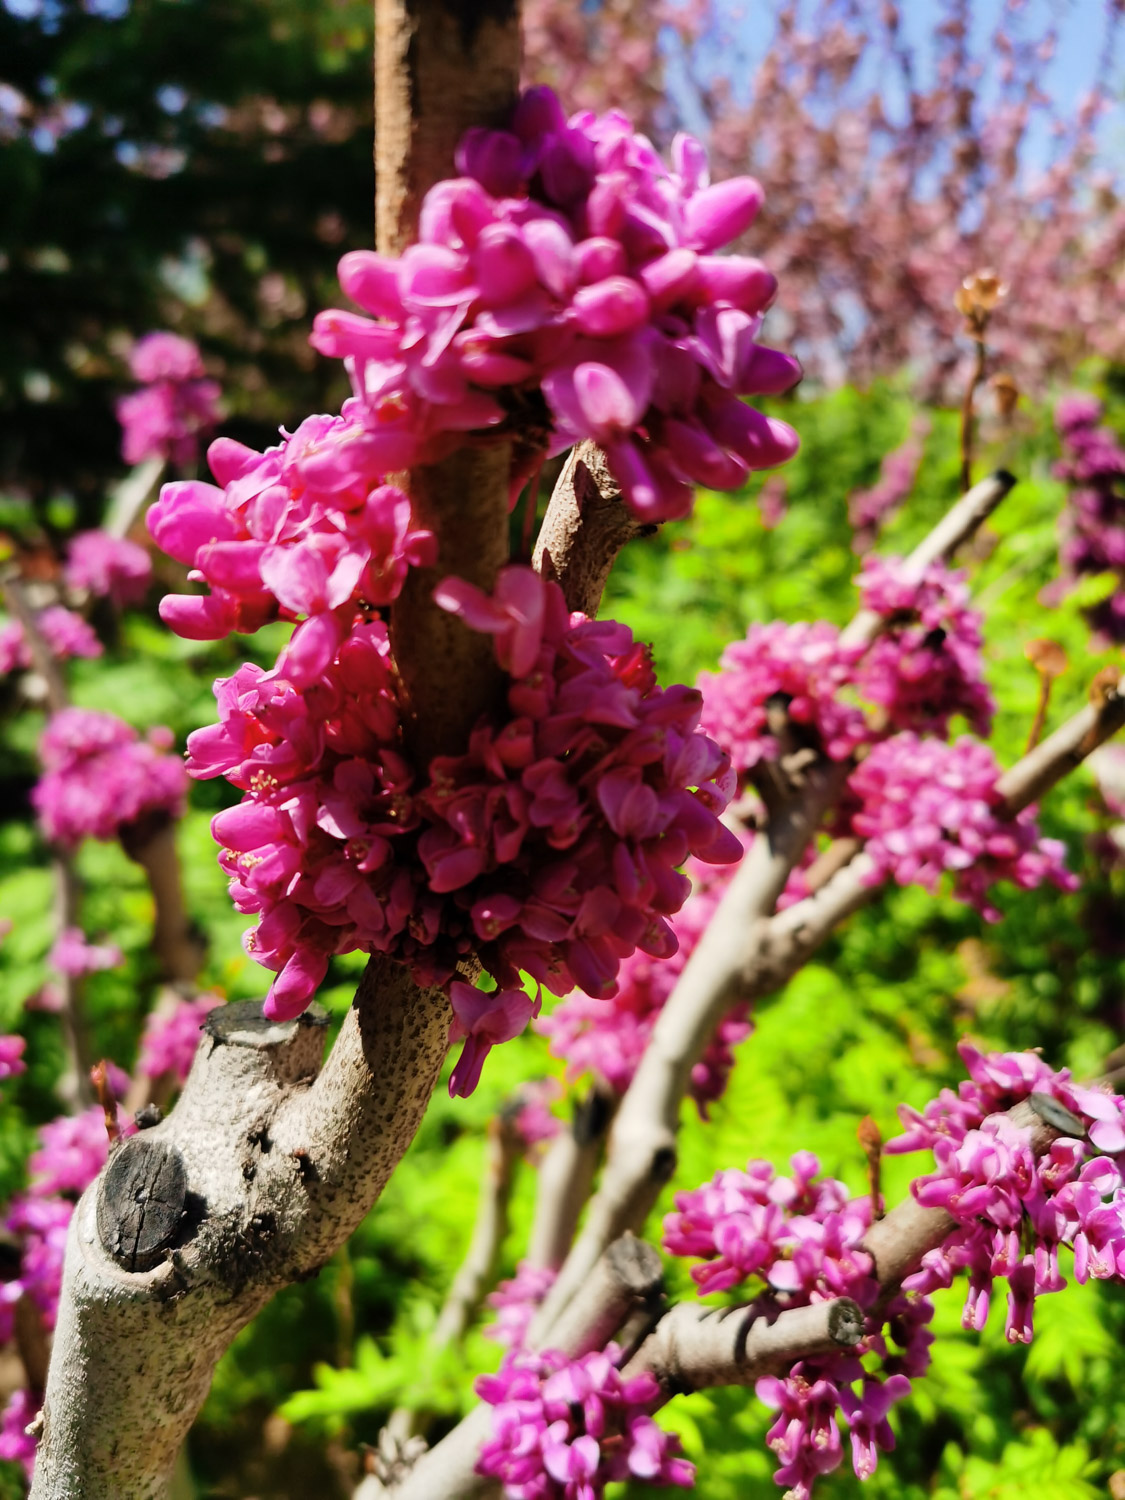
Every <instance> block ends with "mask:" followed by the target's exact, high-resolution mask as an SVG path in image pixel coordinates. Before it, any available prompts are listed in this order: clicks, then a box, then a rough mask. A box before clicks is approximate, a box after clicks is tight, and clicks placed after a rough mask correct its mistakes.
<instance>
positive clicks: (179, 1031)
mask: <svg viewBox="0 0 1125 1500" xmlns="http://www.w3.org/2000/svg"><path fill="white" fill-rule="evenodd" d="M222 1003H223V1002H222V1000H220V999H219V997H218V995H196V996H195V997H194V999H191V1000H180V999H177V1000H175V1001H174V1002H173V1004H172V1005H171V1006H170V1007H169V1008H168V1009H165V1008H164V1007H162V1006H158V1007H157V1009H156V1010H153V1011H150V1012H149V1014H148V1015H147V1016H146V1017H145V1029H144V1035H143V1036H142V1038H141V1051H140V1056H139V1057H138V1059H137V1071H138V1073H143V1074H144V1076H145V1077H146V1078H160V1077H162V1076H163V1075H164V1074H170V1075H171V1076H172V1078H174V1079H175V1081H176V1083H177V1084H182V1083H183V1082H184V1080H185V1079H186V1078H187V1075H188V1072H189V1070H190V1068H191V1064H192V1060H193V1059H194V1057H195V1053H196V1050H197V1048H198V1046H199V1030H200V1027H201V1026H202V1025H203V1022H204V1021H205V1020H206V1019H207V1016H208V1015H209V1014H210V1012H211V1011H213V1010H214V1009H215V1007H216V1006H218V1005H222Z"/></svg>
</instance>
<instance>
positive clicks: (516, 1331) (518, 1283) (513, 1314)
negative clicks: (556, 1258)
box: [484, 1260, 558, 1349]
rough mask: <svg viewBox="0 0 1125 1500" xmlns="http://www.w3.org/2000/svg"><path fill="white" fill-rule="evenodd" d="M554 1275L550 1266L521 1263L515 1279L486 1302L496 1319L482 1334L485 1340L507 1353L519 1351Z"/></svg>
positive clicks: (504, 1282)
mask: <svg viewBox="0 0 1125 1500" xmlns="http://www.w3.org/2000/svg"><path fill="white" fill-rule="evenodd" d="M557 1275H558V1272H557V1271H554V1270H552V1269H551V1267H550V1266H533V1265H531V1264H530V1263H529V1262H528V1261H526V1260H521V1261H520V1263H519V1265H518V1266H517V1267H516V1274H515V1276H513V1277H511V1278H510V1279H509V1280H507V1281H502V1282H501V1283H500V1284H499V1286H498V1287H497V1288H496V1290H495V1291H494V1292H490V1293H489V1295H488V1298H487V1299H486V1300H487V1302H488V1305H489V1307H495V1308H496V1309H497V1312H498V1313H499V1316H498V1317H497V1319H496V1322H495V1323H490V1324H489V1325H488V1327H487V1328H486V1329H485V1330H484V1335H485V1337H486V1338H490V1339H493V1340H495V1342H496V1343H498V1344H503V1345H504V1346H505V1347H506V1348H508V1349H522V1348H523V1346H524V1343H525V1342H526V1339H527V1330H528V1329H529V1328H530V1327H531V1320H532V1318H533V1317H534V1316H535V1309H536V1308H537V1307H538V1306H539V1304H540V1303H541V1302H542V1301H543V1299H544V1297H545V1296H546V1295H547V1293H548V1292H549V1291H550V1290H551V1288H552V1287H553V1286H554V1284H555V1278H556V1276H557Z"/></svg>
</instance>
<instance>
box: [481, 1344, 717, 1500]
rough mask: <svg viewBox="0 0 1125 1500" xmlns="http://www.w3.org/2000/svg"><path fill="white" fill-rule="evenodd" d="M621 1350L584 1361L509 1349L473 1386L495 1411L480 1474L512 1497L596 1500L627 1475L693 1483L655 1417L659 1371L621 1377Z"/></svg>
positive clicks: (675, 1440)
mask: <svg viewBox="0 0 1125 1500" xmlns="http://www.w3.org/2000/svg"><path fill="white" fill-rule="evenodd" d="M619 1357H620V1351H619V1350H618V1348H617V1346H616V1345H615V1344H609V1345H608V1346H607V1347H606V1349H605V1350H604V1351H603V1352H600V1353H594V1354H585V1355H583V1356H582V1357H581V1358H579V1359H568V1358H567V1357H566V1355H565V1354H560V1353H559V1352H558V1351H557V1350H553V1349H548V1350H544V1351H543V1352H542V1353H541V1354H528V1353H518V1352H517V1353H509V1354H507V1355H505V1357H504V1362H503V1364H502V1365H501V1366H500V1369H499V1372H498V1373H497V1374H495V1375H481V1376H480V1377H479V1378H478V1379H477V1381H476V1383H475V1386H474V1389H475V1390H476V1393H477V1395H478V1396H480V1398H481V1400H482V1401H485V1402H487V1403H488V1405H489V1406H491V1407H493V1408H494V1410H493V1413H492V1436H491V1437H490V1438H489V1440H488V1441H487V1442H486V1443H485V1444H484V1445H483V1447H482V1448H481V1452H480V1458H479V1459H478V1461H477V1466H476V1469H477V1473H478V1474H483V1475H485V1476H486V1477H488V1478H491V1479H498V1480H500V1481H501V1483H502V1484H503V1485H504V1493H505V1495H507V1496H510V1497H511V1500H598V1497H599V1496H602V1495H604V1494H605V1487H606V1485H607V1484H610V1483H612V1482H613V1481H614V1480H628V1479H640V1480H643V1481H645V1482H646V1483H648V1484H656V1485H679V1486H680V1487H682V1488H685V1489H687V1488H690V1487H691V1485H692V1484H693V1483H694V1480H695V1470H694V1469H693V1468H692V1466H691V1464H689V1463H688V1462H687V1461H686V1460H685V1459H682V1458H680V1457H678V1453H679V1446H680V1445H679V1439H678V1438H676V1437H673V1436H672V1435H671V1434H669V1433H666V1432H664V1431H662V1430H661V1429H660V1428H659V1427H658V1426H657V1425H656V1423H655V1422H654V1421H653V1420H652V1416H651V1415H650V1413H651V1411H652V1410H653V1408H654V1407H655V1406H656V1404H657V1403H658V1401H659V1399H660V1388H659V1386H658V1385H657V1383H656V1380H655V1378H654V1377H653V1376H651V1375H648V1374H644V1375H638V1376H637V1377H636V1378H634V1379H632V1380H623V1379H622V1378H621V1376H620V1374H619V1373H618V1371H617V1367H616V1361H617V1360H618V1359H619Z"/></svg>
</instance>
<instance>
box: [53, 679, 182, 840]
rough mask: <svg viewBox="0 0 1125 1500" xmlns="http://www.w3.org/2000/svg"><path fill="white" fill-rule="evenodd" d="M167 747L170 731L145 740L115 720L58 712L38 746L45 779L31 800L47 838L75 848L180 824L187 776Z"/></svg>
mask: <svg viewBox="0 0 1125 1500" xmlns="http://www.w3.org/2000/svg"><path fill="white" fill-rule="evenodd" d="M170 745H171V735H170V734H169V732H168V731H167V730H165V729H152V730H150V731H149V733H148V738H147V739H145V740H142V739H140V738H139V736H138V734H137V731H136V730H135V729H133V728H131V727H130V726H129V725H128V724H126V723H124V722H123V721H122V720H121V719H118V718H116V717H115V716H114V715H113V714H108V713H102V712H100V711H98V710H96V709H88V708H64V709H61V710H60V711H59V712H58V713H56V714H55V715H53V717H52V718H51V719H50V720H49V722H48V724H47V727H46V729H45V730H44V731H43V735H42V738H41V739H40V742H39V754H40V759H41V760H42V763H43V776H42V777H41V779H40V780H39V782H38V784H37V785H36V787H35V789H34V790H33V792H32V794H31V801H32V805H33V806H34V808H35V810H36V812H37V813H38V814H39V821H40V825H41V827H42V829H43V832H44V833H45V834H46V836H47V837H48V838H49V839H52V840H56V841H58V842H59V843H61V844H66V845H70V846H74V845H76V844H78V843H80V842H81V840H82V839H84V838H96V839H112V838H116V837H117V836H118V834H119V833H120V831H121V830H122V828H126V829H127V828H128V827H129V826H130V825H132V824H135V823H136V822H137V820H138V819H140V818H142V817H152V816H162V817H173V818H174V817H179V816H181V814H182V812H183V804H184V793H185V791H186V789H187V776H186V773H185V770H184V766H183V763H182V761H180V760H179V758H178V757H176V756H173V755H170V754H169V753H168V751H169V748H170Z"/></svg>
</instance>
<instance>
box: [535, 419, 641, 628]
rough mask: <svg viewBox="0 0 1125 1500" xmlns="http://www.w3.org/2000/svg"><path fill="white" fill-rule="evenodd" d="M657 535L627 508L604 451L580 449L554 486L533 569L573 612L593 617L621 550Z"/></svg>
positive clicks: (569, 458)
mask: <svg viewBox="0 0 1125 1500" xmlns="http://www.w3.org/2000/svg"><path fill="white" fill-rule="evenodd" d="M655 531H656V527H655V526H651V525H645V524H643V523H642V522H640V521H638V520H636V519H635V518H634V517H633V516H632V515H631V514H630V512H629V511H628V510H627V509H626V508H625V505H624V503H623V502H622V500H621V486H620V485H619V484H618V483H617V481H616V479H614V477H613V474H612V473H611V472H610V468H609V463H608V460H607V459H606V456H605V454H604V453H603V452H602V450H601V449H600V448H598V447H597V446H596V445H595V444H594V443H591V442H584V443H579V444H577V446H576V447H574V448H572V449H571V451H570V453H569V454H568V455H567V460H566V463H565V464H564V466H563V470H562V473H561V474H560V475H559V477H558V481H557V483H556V484H555V489H554V493H553V494H552V495H551V501H550V504H549V505H548V506H547V514H546V515H545V516H544V517H543V525H542V527H541V528H540V531H539V537H538V540H537V541H536V543H535V552H534V555H533V559H532V561H533V566H534V567H535V570H536V572H537V573H541V574H542V575H543V577H544V578H553V579H554V580H555V581H556V582H557V583H558V584H559V585H560V586H561V588H562V591H563V593H564V594H565V595H566V602H567V604H568V605H569V606H570V608H571V609H576V610H581V612H582V613H583V614H584V615H590V616H591V617H592V616H594V615H596V614H597V612H598V605H599V604H600V602H601V597H602V592H603V590H604V589H605V585H606V579H607V578H608V577H609V574H610V570H611V568H612V567H613V563H614V559H615V558H616V557H617V554H618V553H619V552H620V551H621V548H622V547H624V545H625V543H626V542H630V541H632V540H633V538H634V537H639V536H650V535H651V534H652V533H653V532H655Z"/></svg>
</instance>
